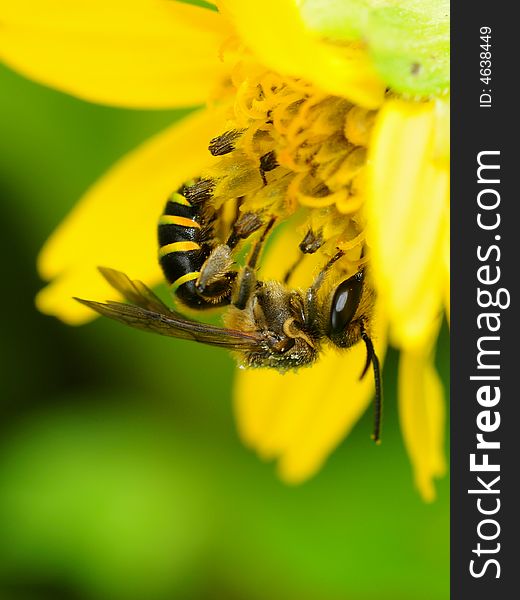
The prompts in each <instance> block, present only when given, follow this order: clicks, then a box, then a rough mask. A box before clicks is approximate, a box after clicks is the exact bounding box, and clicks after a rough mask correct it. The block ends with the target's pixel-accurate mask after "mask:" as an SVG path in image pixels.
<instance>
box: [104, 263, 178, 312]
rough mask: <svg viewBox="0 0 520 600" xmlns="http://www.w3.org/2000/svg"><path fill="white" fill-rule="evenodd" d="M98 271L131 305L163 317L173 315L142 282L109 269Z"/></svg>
mask: <svg viewBox="0 0 520 600" xmlns="http://www.w3.org/2000/svg"><path fill="white" fill-rule="evenodd" d="M98 269H99V272H100V273H101V275H103V277H104V278H105V279H106V280H107V281H108V283H109V284H110V285H111V286H112V287H113V288H114V289H115V290H117V291H118V292H119V293H120V294H121V295H122V296H124V297H125V299H126V300H128V302H130V303H131V304H135V305H136V306H140V307H141V308H144V309H145V310H149V311H152V312H158V313H160V314H163V315H171V314H172V313H173V311H172V310H170V309H169V308H168V307H167V306H166V304H164V302H163V301H162V300H161V299H160V298H159V297H158V296H156V295H155V294H154V293H153V292H152V290H151V289H150V288H148V287H147V286H146V285H145V284H144V283H143V282H142V281H137V280H135V281H132V280H131V279H130V278H129V277H128V275H125V274H124V273H121V271H116V270H115V269H109V268H108V267H98ZM175 314H177V313H175ZM179 316H180V315H179Z"/></svg>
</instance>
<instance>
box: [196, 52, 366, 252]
mask: <svg viewBox="0 0 520 600" xmlns="http://www.w3.org/2000/svg"><path fill="white" fill-rule="evenodd" d="M232 83H233V86H234V88H235V90H236V93H235V99H234V105H233V111H232V117H231V119H230V127H229V129H228V131H226V132H225V133H223V134H222V135H221V136H219V137H217V138H214V139H213V140H212V141H211V144H210V151H211V152H212V154H214V155H215V156H220V157H221V158H220V159H219V160H218V161H217V162H216V164H215V165H214V166H213V167H212V169H211V170H210V172H209V173H208V174H207V176H208V177H211V179H212V180H213V181H214V185H215V187H214V192H213V196H214V201H215V203H216V206H217V208H218V207H219V206H220V205H222V204H223V203H224V202H225V201H227V200H229V199H231V198H239V199H240V201H241V202H240V210H241V211H253V212H265V213H269V214H272V215H276V216H278V217H279V218H280V219H287V218H288V217H290V216H291V215H293V214H294V213H296V212H297V211H299V212H303V213H305V215H306V219H305V227H306V230H307V232H308V231H309V230H310V231H312V232H313V233H314V235H315V236H319V237H320V239H321V240H322V246H323V250H324V251H325V252H328V253H329V254H331V253H333V252H334V249H335V248H341V249H343V250H345V251H347V250H351V249H357V256H358V258H359V257H360V256H361V248H362V245H363V242H364V233H363V230H364V220H363V217H362V213H361V209H362V207H363V200H364V179H365V165H366V153H367V145H368V142H369V138H370V132H371V129H372V125H373V122H374V117H375V112H374V111H367V110H365V109H363V108H361V107H358V106H355V105H353V104H352V103H350V102H349V101H347V100H345V99H344V98H340V97H337V96H331V95H328V94H325V93H323V92H321V91H320V90H318V89H316V88H315V87H314V86H313V85H311V84H309V83H306V82H304V81H302V80H298V79H295V78H291V77H282V76H280V75H278V74H276V73H273V72H272V71H269V70H266V69H265V68H262V67H261V66H259V65H256V64H254V63H251V62H249V61H247V59H244V60H243V61H240V62H238V63H237V64H236V65H235V68H234V70H233V77H232Z"/></svg>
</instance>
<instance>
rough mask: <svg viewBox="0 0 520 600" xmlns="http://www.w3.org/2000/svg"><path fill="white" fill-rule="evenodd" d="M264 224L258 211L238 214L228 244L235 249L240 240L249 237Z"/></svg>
mask: <svg viewBox="0 0 520 600" xmlns="http://www.w3.org/2000/svg"><path fill="white" fill-rule="evenodd" d="M262 224H263V221H262V219H261V218H260V215H259V214H258V213H255V212H244V213H242V214H240V215H238V216H237V219H236V220H235V222H234V223H233V226H232V228H231V233H230V234H229V237H228V239H227V242H226V245H227V246H228V247H229V248H230V249H231V250H233V248H235V246H236V245H237V244H238V242H240V240H245V239H246V238H248V237H249V236H250V235H251V234H252V233H254V232H255V231H257V230H258V229H260V227H261V226H262Z"/></svg>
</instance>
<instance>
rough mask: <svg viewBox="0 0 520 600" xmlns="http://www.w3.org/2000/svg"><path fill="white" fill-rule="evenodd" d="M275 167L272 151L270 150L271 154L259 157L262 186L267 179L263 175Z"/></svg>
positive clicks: (274, 155) (265, 183) (274, 156)
mask: <svg viewBox="0 0 520 600" xmlns="http://www.w3.org/2000/svg"><path fill="white" fill-rule="evenodd" d="M277 166H278V161H277V160H276V154H275V152H274V150H271V152H267V153H266V154H264V155H263V156H261V157H260V176H261V177H262V181H263V182H264V185H267V178H266V176H265V174H266V173H268V172H269V171H273V170H274V169H276V167H277Z"/></svg>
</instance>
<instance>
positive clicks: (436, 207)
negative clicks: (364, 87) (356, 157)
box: [366, 100, 449, 347]
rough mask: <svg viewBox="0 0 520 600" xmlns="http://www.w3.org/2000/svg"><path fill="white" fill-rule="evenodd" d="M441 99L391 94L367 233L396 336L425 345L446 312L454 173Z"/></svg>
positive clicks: (378, 145) (374, 166)
mask: <svg viewBox="0 0 520 600" xmlns="http://www.w3.org/2000/svg"><path fill="white" fill-rule="evenodd" d="M437 123H438V121H437V118H436V113H435V104H434V103H428V104H417V103H406V102H402V101H397V100H396V101H390V102H388V103H387V104H386V105H385V106H384V107H383V109H382V110H381V112H380V114H379V116H378V119H377V122H376V125H375V129H374V134H373V138H372V144H371V148H370V152H369V157H368V186H367V187H368V190H367V204H366V211H367V237H368V241H369V245H370V248H371V257H372V267H373V273H374V281H375V285H376V287H377V290H378V293H379V296H380V298H381V300H382V302H383V303H384V305H385V308H386V309H387V310H388V314H389V319H390V322H391V333H392V341H393V342H394V343H395V344H396V345H399V346H402V347H405V346H406V347H413V346H420V345H422V344H423V343H424V340H425V339H426V338H427V337H428V336H429V334H430V332H431V327H432V323H433V322H434V320H435V317H436V316H437V314H438V313H439V312H440V309H441V303H442V299H443V298H442V296H443V288H444V277H443V274H444V272H445V267H444V265H443V262H444V261H443V250H442V244H443V237H444V230H445V223H446V213H447V210H448V191H449V173H448V168H447V163H446V162H445V161H444V160H439V159H438V155H437V151H438V139H439V136H438V135H437V131H436V126H437Z"/></svg>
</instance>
